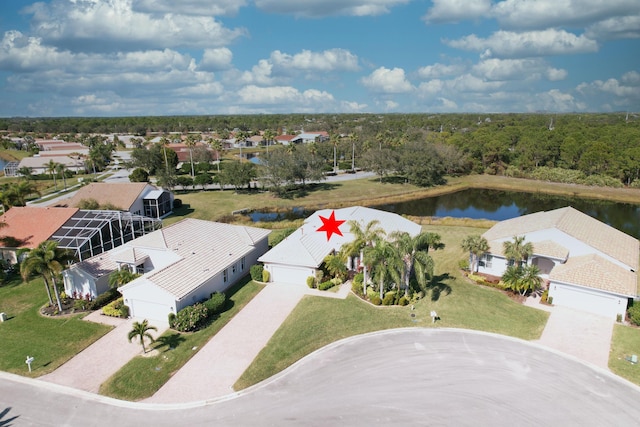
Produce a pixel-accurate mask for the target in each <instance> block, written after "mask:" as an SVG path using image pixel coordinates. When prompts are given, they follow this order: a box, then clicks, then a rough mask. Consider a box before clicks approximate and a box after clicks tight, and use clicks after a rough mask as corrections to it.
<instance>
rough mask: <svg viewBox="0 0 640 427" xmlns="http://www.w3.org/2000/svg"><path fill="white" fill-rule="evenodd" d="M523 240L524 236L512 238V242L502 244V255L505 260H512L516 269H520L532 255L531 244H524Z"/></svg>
mask: <svg viewBox="0 0 640 427" xmlns="http://www.w3.org/2000/svg"><path fill="white" fill-rule="evenodd" d="M525 239H526V237H525V236H513V241H506V242H504V243H503V247H504V255H505V256H506V257H507V259H509V260H513V262H515V263H516V264H517V265H518V267H522V264H523V262H524V263H526V261H527V259H529V257H531V255H533V244H532V243H531V242H527V243H525V242H524V241H525Z"/></svg>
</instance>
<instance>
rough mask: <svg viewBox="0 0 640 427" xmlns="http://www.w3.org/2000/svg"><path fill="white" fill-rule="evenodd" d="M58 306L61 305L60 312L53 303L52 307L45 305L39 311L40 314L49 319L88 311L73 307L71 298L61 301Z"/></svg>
mask: <svg viewBox="0 0 640 427" xmlns="http://www.w3.org/2000/svg"><path fill="white" fill-rule="evenodd" d="M60 304H61V305H62V312H60V311H59V310H58V304H57V303H56V302H55V301H54V303H53V305H48V304H47V305H45V306H44V307H42V308H41V309H40V314H42V315H44V316H50V317H61V316H68V315H71V314H79V313H85V312H88V311H90V310H82V309H79V308H77V307H75V300H74V299H71V298H66V299H61V300H60Z"/></svg>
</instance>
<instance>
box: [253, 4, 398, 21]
mask: <svg viewBox="0 0 640 427" xmlns="http://www.w3.org/2000/svg"><path fill="white" fill-rule="evenodd" d="M409 1H410V0H305V1H302V0H255V4H256V6H257V7H258V8H260V9H262V10H264V11H265V12H268V13H280V14H288V15H295V16H303V17H310V18H319V17H323V16H336V15H347V16H375V15H382V14H385V13H389V12H390V10H391V8H392V7H394V6H397V5H402V4H407V3H409Z"/></svg>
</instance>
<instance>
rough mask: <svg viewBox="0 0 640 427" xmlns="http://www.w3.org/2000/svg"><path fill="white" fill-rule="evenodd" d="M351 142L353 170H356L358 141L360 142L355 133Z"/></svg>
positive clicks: (350, 137)
mask: <svg viewBox="0 0 640 427" xmlns="http://www.w3.org/2000/svg"><path fill="white" fill-rule="evenodd" d="M348 138H349V141H350V142H351V170H352V171H355V170H356V141H357V140H358V135H357V134H355V133H350V134H349V136H348Z"/></svg>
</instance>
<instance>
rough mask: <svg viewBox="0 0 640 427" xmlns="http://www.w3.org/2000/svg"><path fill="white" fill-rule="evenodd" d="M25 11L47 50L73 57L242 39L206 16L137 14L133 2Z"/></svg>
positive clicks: (94, 1) (58, 1)
mask: <svg viewBox="0 0 640 427" xmlns="http://www.w3.org/2000/svg"><path fill="white" fill-rule="evenodd" d="M25 11H26V12H28V13H31V14H32V15H33V17H32V20H31V26H32V28H33V31H34V32H35V34H36V35H37V36H39V37H41V38H42V40H43V41H44V42H45V43H46V44H53V45H56V46H58V47H62V48H65V49H69V50H72V51H74V50H78V51H110V50H142V49H148V48H154V47H160V48H163V49H164V48H175V47H216V46H225V45H227V44H229V43H230V42H232V41H233V40H235V39H236V38H238V37H241V36H243V35H246V30H244V29H228V28H225V27H224V26H223V25H222V24H221V23H219V22H218V21H216V20H215V19H214V18H213V17H211V16H189V15H180V14H171V13H168V14H164V15H158V16H157V15H151V14H145V13H140V12H136V11H134V10H133V9H132V0H109V1H106V0H91V1H73V2H69V1H63V0H53V1H52V2H51V3H50V4H46V3H35V4H33V5H32V6H30V7H29V8H26V9H25Z"/></svg>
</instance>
